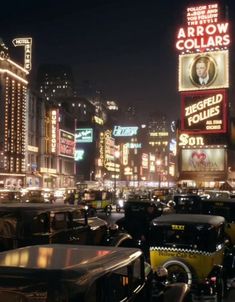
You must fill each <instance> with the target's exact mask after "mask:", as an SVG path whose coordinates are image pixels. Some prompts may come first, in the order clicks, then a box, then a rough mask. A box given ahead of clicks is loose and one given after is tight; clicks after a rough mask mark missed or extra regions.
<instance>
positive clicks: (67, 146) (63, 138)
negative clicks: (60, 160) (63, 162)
mask: <svg viewBox="0 0 235 302" xmlns="http://www.w3.org/2000/svg"><path fill="white" fill-rule="evenodd" d="M74 146H75V143H74V134H73V133H70V132H67V131H64V130H61V129H60V143H59V154H60V155H61V156H65V157H70V158H74Z"/></svg>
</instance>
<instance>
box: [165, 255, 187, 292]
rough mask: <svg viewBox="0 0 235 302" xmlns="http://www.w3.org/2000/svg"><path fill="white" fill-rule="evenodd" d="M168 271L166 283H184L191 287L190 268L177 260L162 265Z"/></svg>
mask: <svg viewBox="0 0 235 302" xmlns="http://www.w3.org/2000/svg"><path fill="white" fill-rule="evenodd" d="M162 266H163V267H165V268H166V269H167V270H168V281H169V282H170V283H176V282H184V283H186V284H188V285H189V286H191V284H192V280H193V272H192V268H191V267H189V265H187V264H186V263H184V262H183V261H181V260H178V259H172V260H169V261H167V262H165V263H164V264H163V265H162Z"/></svg>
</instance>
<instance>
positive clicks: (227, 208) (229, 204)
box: [201, 197, 235, 245]
mask: <svg viewBox="0 0 235 302" xmlns="http://www.w3.org/2000/svg"><path fill="white" fill-rule="evenodd" d="M201 213H202V214H210V215H220V216H223V217H224V218H225V220H226V222H227V223H226V226H225V232H226V234H227V235H228V240H229V241H230V243H231V244H232V245H235V198H225V197H224V198H223V197H217V198H211V199H203V200H202V201H201Z"/></svg>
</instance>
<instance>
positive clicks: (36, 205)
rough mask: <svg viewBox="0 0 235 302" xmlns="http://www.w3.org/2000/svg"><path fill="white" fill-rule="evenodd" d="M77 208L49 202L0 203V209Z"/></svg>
mask: <svg viewBox="0 0 235 302" xmlns="http://www.w3.org/2000/svg"><path fill="white" fill-rule="evenodd" d="M75 209H79V207H78V206H72V205H65V204H57V205H55V204H50V203H22V202H19V203H5V204H0V211H14V210H15V211H22V212H25V211H35V212H37V211H38V212H40V211H69V210H70V211H71V210H75Z"/></svg>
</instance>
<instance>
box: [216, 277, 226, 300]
mask: <svg viewBox="0 0 235 302" xmlns="http://www.w3.org/2000/svg"><path fill="white" fill-rule="evenodd" d="M216 291H217V302H223V301H224V295H225V284H224V280H223V278H222V277H220V278H217V284H216Z"/></svg>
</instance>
